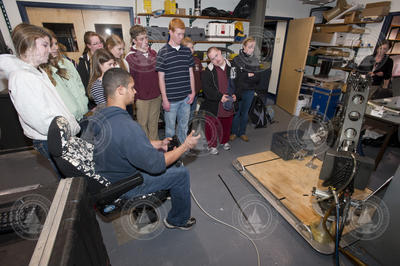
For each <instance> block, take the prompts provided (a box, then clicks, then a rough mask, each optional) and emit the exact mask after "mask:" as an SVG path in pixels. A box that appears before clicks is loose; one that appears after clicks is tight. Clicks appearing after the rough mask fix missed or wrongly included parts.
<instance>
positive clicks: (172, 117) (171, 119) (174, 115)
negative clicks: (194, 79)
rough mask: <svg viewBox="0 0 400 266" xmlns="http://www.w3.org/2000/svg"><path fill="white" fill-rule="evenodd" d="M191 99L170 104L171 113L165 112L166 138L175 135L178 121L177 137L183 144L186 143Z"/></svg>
mask: <svg viewBox="0 0 400 266" xmlns="http://www.w3.org/2000/svg"><path fill="white" fill-rule="evenodd" d="M188 100H189V97H186V98H185V99H184V100H182V101H178V102H170V109H169V112H166V111H164V121H165V137H167V138H172V137H173V136H174V135H175V125H176V121H177V120H178V128H177V134H176V135H177V136H178V139H179V141H180V142H181V143H183V142H185V139H186V136H187V133H188V124H189V116H190V104H188V103H187V101H188Z"/></svg>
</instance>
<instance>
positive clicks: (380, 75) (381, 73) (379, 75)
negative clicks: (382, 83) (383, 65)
mask: <svg viewBox="0 0 400 266" xmlns="http://www.w3.org/2000/svg"><path fill="white" fill-rule="evenodd" d="M375 75H376V76H378V77H383V72H382V71H381V72H376V73H375Z"/></svg>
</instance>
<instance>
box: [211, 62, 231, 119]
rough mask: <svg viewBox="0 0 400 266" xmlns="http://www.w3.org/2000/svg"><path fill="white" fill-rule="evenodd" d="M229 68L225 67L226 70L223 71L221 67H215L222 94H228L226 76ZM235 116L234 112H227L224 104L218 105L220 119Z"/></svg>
mask: <svg viewBox="0 0 400 266" xmlns="http://www.w3.org/2000/svg"><path fill="white" fill-rule="evenodd" d="M227 68H228V67H227V66H226V65H225V69H224V70H222V68H221V67H219V66H215V70H216V71H217V78H218V90H219V92H220V93H222V94H228V77H227V74H226V70H227ZM232 115H233V110H230V111H227V110H225V109H224V108H223V107H222V102H219V105H218V117H230V116H232Z"/></svg>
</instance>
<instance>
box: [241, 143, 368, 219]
mask: <svg viewBox="0 0 400 266" xmlns="http://www.w3.org/2000/svg"><path fill="white" fill-rule="evenodd" d="M276 158H277V155H276V154H275V153H273V152H271V151H267V152H262V153H257V154H252V155H247V156H242V157H239V158H238V159H237V160H238V161H239V162H240V163H242V165H243V166H244V167H245V168H246V170H247V171H248V172H250V173H251V174H252V175H253V176H254V177H255V178H256V179H257V180H258V181H259V182H260V183H261V184H262V185H263V186H264V187H265V188H266V189H268V190H269V191H270V192H271V193H272V194H273V195H274V196H275V197H276V198H278V199H280V200H281V202H282V204H283V205H285V207H286V208H288V209H289V210H290V212H292V213H293V214H294V215H295V216H296V217H297V218H298V219H299V220H300V221H301V222H302V223H303V224H305V225H311V224H313V223H316V222H318V221H319V220H320V219H321V216H319V215H318V214H317V213H316V212H315V211H314V210H313V208H312V198H313V197H311V191H312V188H313V187H319V188H321V187H322V186H321V183H322V181H321V180H319V172H320V170H321V166H322V162H321V161H320V160H318V159H315V160H314V164H315V165H317V168H316V169H311V168H309V167H306V166H305V164H306V163H307V162H308V161H309V160H310V159H311V157H307V158H305V159H304V160H303V161H299V160H290V161H284V160H282V159H276ZM271 159H274V160H271ZM263 161H264V162H263ZM257 162H261V163H257ZM254 163H256V164H254ZM246 165H247V166H246ZM325 189H326V188H325ZM370 193H371V191H369V190H368V189H367V190H364V191H359V190H356V192H355V195H354V197H355V198H358V199H363V198H365V197H366V196H367V195H369V194H370Z"/></svg>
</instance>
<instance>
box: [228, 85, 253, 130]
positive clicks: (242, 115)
mask: <svg viewBox="0 0 400 266" xmlns="http://www.w3.org/2000/svg"><path fill="white" fill-rule="evenodd" d="M253 98H254V90H243V91H242V98H241V100H240V101H239V110H238V111H237V112H236V114H235V117H234V118H233V122H232V129H231V133H232V134H235V135H236V136H238V137H240V136H242V135H245V134H246V127H247V122H248V120H249V109H250V106H251V103H252V102H253Z"/></svg>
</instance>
